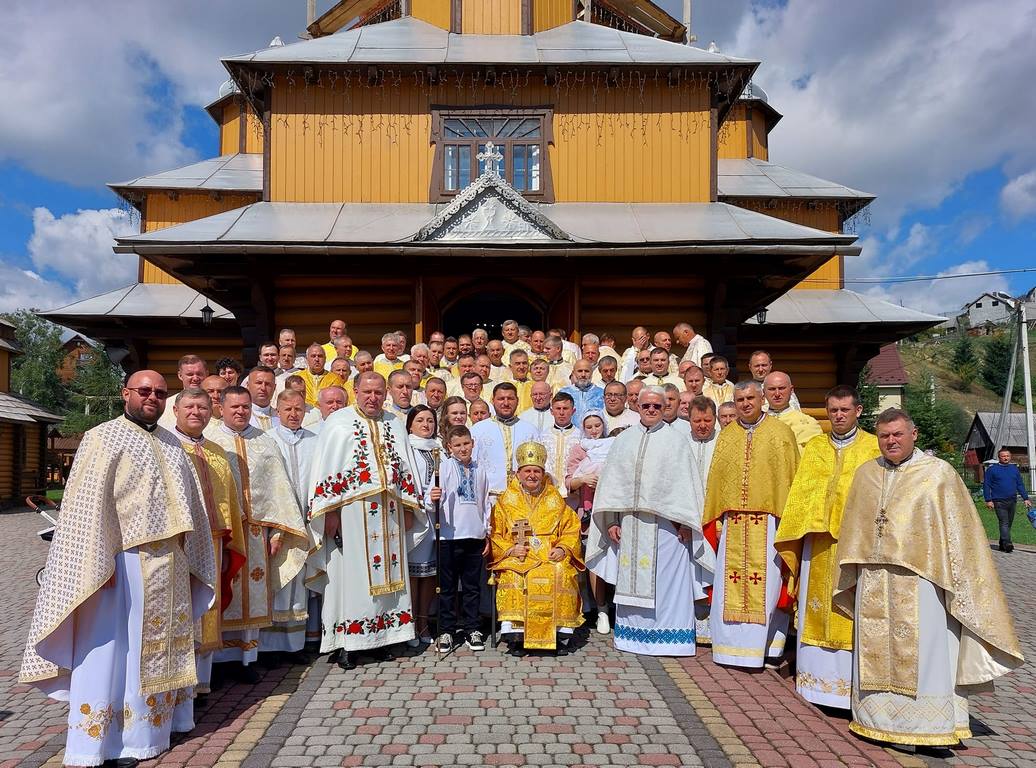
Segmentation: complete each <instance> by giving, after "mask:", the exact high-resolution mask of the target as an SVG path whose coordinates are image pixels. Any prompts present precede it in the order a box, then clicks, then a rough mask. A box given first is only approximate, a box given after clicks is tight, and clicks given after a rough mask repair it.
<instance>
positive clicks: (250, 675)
mask: <svg viewBox="0 0 1036 768" xmlns="http://www.w3.org/2000/svg"><path fill="white" fill-rule="evenodd" d="M231 674H232V675H233V676H234V679H235V680H237V682H239V683H244V684H245V685H255V684H256V683H258V682H259V681H260V680H262V679H263V678H262V675H260V674H259V672H258V671H256V669H255V668H253V667H252V666H250V665H246V664H241V663H240V662H239V663H238V664H237V665H236V669H234V670H233V672H231Z"/></svg>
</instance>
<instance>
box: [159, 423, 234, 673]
mask: <svg viewBox="0 0 1036 768" xmlns="http://www.w3.org/2000/svg"><path fill="white" fill-rule="evenodd" d="M174 434H175V435H176V437H177V438H178V439H179V440H180V444H181V445H182V446H183V449H184V451H186V452H187V455H188V456H190V458H191V463H192V464H193V465H194V472H195V475H196V476H197V479H198V487H199V496H200V498H201V499H202V501H203V503H204V505H205V512H206V516H207V517H208V520H209V529H210V531H211V534H212V552H213V556H214V557H215V560H216V573H218V574H219V578H218V579H217V581H216V599H215V601H214V602H213V605H212V607H211V608H209V610H207V611H206V612H205V615H204V616H203V617H202V619H201V622H200V626H199V627H198V628H197V630H196V632H197V633H198V648H197V651H198V660H197V668H198V685H197V686H196V687H195V689H194V690H195V692H196V693H209V692H210V690H211V688H210V686H211V684H212V658H213V654H214V653H215V652H216V651H218V650H220V649H221V648H222V647H223V610H224V609H225V608H226V607H227V606H228V605H230V600H231V597H232V596H233V594H234V581H235V579H236V578H237V575H238V574H239V573H240V572H241V568H242V567H243V566H244V564H245V533H244V528H243V527H242V524H241V500H240V497H239V496H238V492H237V485H236V484H235V482H234V475H233V473H232V472H231V470H230V462H229V461H228V459H227V454H226V453H225V452H224V450H223V449H222V448H220V447H219V446H218V445H216V443H214V442H212V440H209V439H208V438H206V437H200V438H195V437H191V436H189V435H185V434H184V433H182V432H180V431H179V430H176V432H175V433H174Z"/></svg>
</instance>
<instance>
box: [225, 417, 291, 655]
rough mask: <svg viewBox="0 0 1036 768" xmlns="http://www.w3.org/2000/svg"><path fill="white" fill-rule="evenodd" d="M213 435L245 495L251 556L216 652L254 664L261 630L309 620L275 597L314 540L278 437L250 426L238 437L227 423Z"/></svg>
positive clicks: (247, 547)
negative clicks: (273, 542) (276, 540)
mask: <svg viewBox="0 0 1036 768" xmlns="http://www.w3.org/2000/svg"><path fill="white" fill-rule="evenodd" d="M210 436H211V438H212V440H213V441H215V442H216V443H217V444H219V446H220V447H221V448H223V450H224V451H226V454H227V458H228V459H229V460H230V470H231V472H233V474H234V480H235V482H236V484H237V487H238V492H239V493H240V495H241V517H242V524H243V526H244V529H245V555H246V557H247V561H246V563H245V565H244V567H243V568H242V569H241V573H240V574H239V575H238V579H237V581H236V583H235V585H234V594H233V596H232V598H231V601H230V605H229V606H227V608H226V610H225V611H224V612H223V629H224V632H223V649H222V650H220V651H217V652H216V655H215V661H216V662H217V663H220V662H227V661H240V662H241V663H243V664H250V663H251V662H253V661H255V660H256V657H257V656H258V654H259V632H260V630H261V629H265V628H267V627H271V626H275V625H276V624H277V623H279V624H280V625H282V626H283V625H284V624H290V623H296V622H299V621H301V622H303V623H305V621H306V616H305V610H303V612H302V613H301V615H300V614H298V613H297V612H295V611H292V610H288V611H285V610H281V609H279V608H275V605H274V600H273V598H274V597H276V596H278V595H279V593H280V592H281V590H283V589H285V588H286V587H290V585H291V583H292V580H293V579H294V578H295V577H296V576H297V575H298V574H299V572H300V571H301V570H302V569H303V567H304V566H305V563H306V552H307V551H308V549H309V537H308V536H307V534H306V525H305V522H304V521H303V517H302V510H301V509H300V508H299V505H298V502H297V501H296V500H295V494H294V493H292V488H291V482H290V481H289V480H288V472H287V470H286V469H285V468H284V461H283V460H282V459H281V453H280V450H279V449H278V448H277V444H276V443H275V442H274V440H273V438H272V437H270V436H269V435H267V434H265V433H264V432H262V431H261V430H259V429H257V428H256V427H253V426H251V425H249V426H247V427H245V429H244V430H243V431H241V432H235V431H233V430H232V429H230V427H228V426H227V425H226V423H223V424H220V426H219V428H218V429H216V430H214V431H213V432H212V433H211V435H210ZM276 534H280V536H281V549H280V551H279V552H278V553H277V554H276V555H275V556H273V557H271V556H270V554H269V538H270V537H272V536H274V535H276ZM281 604H282V603H280V602H279V603H278V605H281Z"/></svg>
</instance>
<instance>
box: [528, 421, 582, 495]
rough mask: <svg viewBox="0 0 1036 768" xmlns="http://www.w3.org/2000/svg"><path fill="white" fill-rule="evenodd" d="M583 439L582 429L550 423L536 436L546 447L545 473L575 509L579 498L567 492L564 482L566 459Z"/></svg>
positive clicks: (566, 467) (566, 466)
mask: <svg viewBox="0 0 1036 768" xmlns="http://www.w3.org/2000/svg"><path fill="white" fill-rule="evenodd" d="M582 439H583V430H581V429H580V428H579V427H576V426H571V427H569V428H568V429H561V428H560V427H558V426H557V425H555V424H551V425H550V426H549V427H548V428H547V429H546V430H544V431H543V432H541V433H540V435H539V437H538V438H537V440H538V442H540V443H542V444H543V446H544V447H545V448H546V449H547V474H548V475H550V479H551V480H553V481H554V486H555V487H556V488H557V489H558V493H560V494H561V498H563V499H564V500H565V502H566V503H567V504H568V506H570V507H572V509H575V508H576V506H578V503H579V500H578V498H576V494H570V493H569V492H568V485H566V483H565V475H566V473H567V470H568V460H569V459H570V458H571V456H572V449H573V448H575V447H576V446H578V445H579V441H580V440H582Z"/></svg>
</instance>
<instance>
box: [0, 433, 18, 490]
mask: <svg viewBox="0 0 1036 768" xmlns="http://www.w3.org/2000/svg"><path fill="white" fill-rule="evenodd" d="M15 428H16V425H14V424H11V423H10V422H6V421H0V500H5V499H10V498H12V497H13V496H14V475H15V472H16V471H17V468H16V467H15V466H14V432H15Z"/></svg>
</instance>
